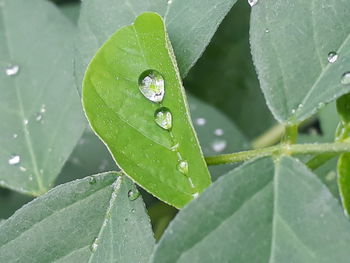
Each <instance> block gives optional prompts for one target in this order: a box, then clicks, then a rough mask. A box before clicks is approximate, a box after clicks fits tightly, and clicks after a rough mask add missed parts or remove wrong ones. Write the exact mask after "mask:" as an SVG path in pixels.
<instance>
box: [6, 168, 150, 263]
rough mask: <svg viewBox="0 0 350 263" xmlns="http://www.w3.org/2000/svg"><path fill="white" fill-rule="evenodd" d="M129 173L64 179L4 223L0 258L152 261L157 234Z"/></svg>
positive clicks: (38, 260)
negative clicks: (135, 195) (131, 195)
mask: <svg viewBox="0 0 350 263" xmlns="http://www.w3.org/2000/svg"><path fill="white" fill-rule="evenodd" d="M130 190H135V186H134V185H133V184H132V183H131V182H130V181H129V179H127V178H126V177H122V176H117V174H115V173H105V174H99V175H96V176H91V177H87V178H85V179H81V180H77V181H74V182H70V183H67V184H64V185H60V186H58V187H56V188H54V189H53V190H51V191H50V192H48V193H47V194H45V195H43V196H41V197H39V198H37V199H35V200H34V201H32V202H30V203H29V204H27V205H25V206H24V207H23V208H21V209H20V210H18V211H17V212H16V213H15V214H14V215H13V216H12V217H11V218H9V219H8V220H7V221H5V222H4V223H2V224H1V225H0V232H1V238H0V262H19V261H20V262H22V261H25V262H148V259H149V256H150V254H151V252H152V249H153V246H154V238H153V235H152V230H151V226H150V222H149V218H148V216H147V214H146V212H145V207H144V204H143V202H142V199H141V198H137V199H135V200H130V198H129V197H128V195H129V191H130Z"/></svg>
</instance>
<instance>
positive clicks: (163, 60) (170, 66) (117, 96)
mask: <svg viewBox="0 0 350 263" xmlns="http://www.w3.org/2000/svg"><path fill="white" fill-rule="evenodd" d="M161 99H163V100H162V101H160V100H161ZM83 104H84V109H85V113H86V115H87V117H88V119H89V121H90V124H91V126H92V128H93V130H94V131H95V132H96V133H97V134H98V135H99V137H100V138H101V139H102V140H103V141H104V142H105V143H106V145H107V147H108V148H109V150H110V152H111V154H112V155H113V157H114V158H115V160H116V162H117V163H118V166H119V167H120V168H121V169H123V171H124V172H125V173H126V174H127V175H129V176H130V177H132V178H133V180H135V181H136V182H137V183H138V184H140V185H141V186H142V187H143V188H145V189H146V190H147V191H149V192H150V193H152V194H154V195H155V196H157V197H158V198H160V199H161V200H163V201H165V202H168V203H169V204H171V205H174V206H176V207H182V206H184V205H185V204H186V203H187V202H189V201H190V200H192V199H193V196H196V195H197V194H198V193H200V192H202V191H203V190H204V189H205V188H206V187H207V186H208V185H209V184H210V176H209V173H208V169H207V166H206V163H205V161H204V158H203V156H202V153H201V149H200V147H199V145H198V141H197V138H196V134H195V132H194V130H193V127H192V124H191V121H190V118H189V113H188V109H187V102H186V98H185V94H184V90H183V87H182V84H181V79H180V76H179V74H178V71H177V68H176V62H175V58H174V56H173V54H172V49H171V45H170V42H169V41H168V39H167V35H166V31H165V26H164V24H163V21H162V18H161V17H160V16H159V15H157V14H155V13H144V14H142V15H140V16H139V17H138V18H137V19H136V20H135V22H134V24H133V25H131V26H128V27H124V28H123V29H121V30H119V31H118V32H116V33H115V34H114V35H112V37H111V38H110V39H109V40H108V41H107V42H106V43H105V44H104V45H103V47H102V48H101V49H100V50H99V51H98V52H97V54H96V56H95V57H94V59H93V60H92V61H91V63H90V65H89V67H88V70H87V72H86V75H85V78H84V83H83ZM159 110H166V111H168V112H164V111H163V112H162V113H161V114H159ZM169 114H171V117H169ZM156 116H158V117H159V119H158V117H156ZM162 116H166V119H161V118H160V117H162ZM163 124H164V126H163V128H162V127H160V126H162V125H163ZM170 126H171V127H170ZM167 129H170V130H167ZM187 165H188V167H187ZM187 170H188V171H187Z"/></svg>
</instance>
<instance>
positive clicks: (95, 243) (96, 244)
mask: <svg viewBox="0 0 350 263" xmlns="http://www.w3.org/2000/svg"><path fill="white" fill-rule="evenodd" d="M97 248H98V238H97V237H96V238H95V239H94V242H93V243H92V245H91V246H90V250H91V252H96V250H97Z"/></svg>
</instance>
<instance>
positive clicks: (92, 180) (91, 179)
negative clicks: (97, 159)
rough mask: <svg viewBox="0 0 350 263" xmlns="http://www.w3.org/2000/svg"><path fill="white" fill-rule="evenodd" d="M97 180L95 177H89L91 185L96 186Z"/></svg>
mask: <svg viewBox="0 0 350 263" xmlns="http://www.w3.org/2000/svg"><path fill="white" fill-rule="evenodd" d="M96 182H97V180H96V178H95V177H94V176H90V177H89V184H96Z"/></svg>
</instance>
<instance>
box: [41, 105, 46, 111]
mask: <svg viewBox="0 0 350 263" xmlns="http://www.w3.org/2000/svg"><path fill="white" fill-rule="evenodd" d="M40 112H41V113H45V112H46V105H45V104H43V105H41V108H40Z"/></svg>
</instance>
